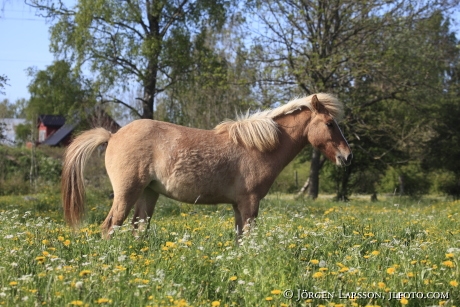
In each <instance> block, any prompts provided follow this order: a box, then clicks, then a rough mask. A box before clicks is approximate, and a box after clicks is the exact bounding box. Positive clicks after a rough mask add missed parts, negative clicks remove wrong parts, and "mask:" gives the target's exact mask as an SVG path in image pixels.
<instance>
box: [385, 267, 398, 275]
mask: <svg viewBox="0 0 460 307" xmlns="http://www.w3.org/2000/svg"><path fill="white" fill-rule="evenodd" d="M395 271H396V269H395V268H388V269H387V274H390V275H393V274H394V273H395Z"/></svg>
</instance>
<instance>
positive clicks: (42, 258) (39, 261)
mask: <svg viewBox="0 0 460 307" xmlns="http://www.w3.org/2000/svg"><path fill="white" fill-rule="evenodd" d="M45 259H46V258H45V257H44V256H38V257H35V261H37V262H38V263H40V264H41V263H43V262H45Z"/></svg>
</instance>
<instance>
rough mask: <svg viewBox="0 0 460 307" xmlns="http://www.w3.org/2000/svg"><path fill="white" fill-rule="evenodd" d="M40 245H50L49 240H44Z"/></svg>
mask: <svg viewBox="0 0 460 307" xmlns="http://www.w3.org/2000/svg"><path fill="white" fill-rule="evenodd" d="M42 244H43V245H49V244H50V241H49V240H46V239H45V240H42Z"/></svg>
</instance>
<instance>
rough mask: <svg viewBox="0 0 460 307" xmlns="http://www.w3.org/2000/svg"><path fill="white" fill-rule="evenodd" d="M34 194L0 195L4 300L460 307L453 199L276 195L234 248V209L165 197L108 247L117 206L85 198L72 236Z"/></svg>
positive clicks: (54, 199)
mask: <svg viewBox="0 0 460 307" xmlns="http://www.w3.org/2000/svg"><path fill="white" fill-rule="evenodd" d="M34 197H35V199H24V198H20V197H18V198H10V199H8V198H2V199H0V204H1V207H0V253H1V255H2V257H1V258H0V287H1V288H0V304H2V305H7V306H16V305H21V306H38V305H46V306H96V305H107V306H460V303H459V297H460V285H459V283H460V275H459V259H460V227H459V225H460V223H459V222H460V202H458V201H457V202H449V201H439V200H438V201H422V202H418V201H403V200H400V199H399V200H397V201H396V200H394V199H390V200H385V201H381V202H377V203H370V202H367V201H364V200H359V199H357V198H356V199H355V200H351V201H350V202H349V203H335V202H331V201H330V200H327V199H320V200H318V201H316V202H309V201H307V200H302V199H299V200H295V199H294V198H292V197H286V196H283V195H270V196H269V197H267V199H266V200H264V201H263V202H262V204H261V210H260V216H259V219H258V222H257V225H256V227H255V228H253V229H252V231H251V232H250V233H249V234H247V235H246V236H245V237H244V239H243V240H242V242H241V244H240V246H239V247H237V246H236V245H235V236H234V232H233V224H234V222H233V211H232V210H231V206H228V205H219V206H192V205H185V204H182V205H180V204H177V203H175V202H172V201H169V200H166V199H160V202H159V204H158V205H157V210H156V212H155V215H154V217H153V219H152V223H151V228H150V229H149V230H148V231H147V232H146V233H145V234H143V235H141V236H140V237H138V238H135V237H134V236H133V235H132V232H131V227H130V225H124V226H122V227H120V228H119V229H117V230H116V232H115V235H114V238H113V239H111V240H108V241H107V240H102V239H101V236H100V231H99V224H98V223H99V222H100V221H101V220H102V219H103V218H104V217H105V214H107V212H108V209H109V208H110V200H108V199H102V200H96V198H95V199H93V200H91V199H90V204H89V205H88V219H87V220H88V221H90V223H87V224H85V225H84V226H83V227H82V228H81V229H80V230H78V231H77V232H75V233H73V232H71V231H70V229H68V228H67V227H66V226H65V225H64V223H63V222H62V216H61V211H60V209H59V206H58V204H59V196H58V195H52V196H49V195H41V196H40V195H39V196H34ZM37 204H40V206H41V207H40V206H38V207H37ZM40 208H41V209H43V211H40V210H39V209H40ZM95 222H97V223H95ZM285 290H292V295H293V297H292V298H285V297H284V294H285ZM397 292H406V293H407V294H406V298H404V297H398V298H394V299H392V300H388V298H389V297H390V295H393V294H395V293H397ZM411 292H412V293H413V294H411ZM352 293H356V295H355V296H357V295H358V293H360V295H361V296H362V295H367V296H368V297H369V296H373V297H374V298H357V297H353V295H352ZM430 293H431V296H436V297H435V298H424V299H422V298H417V297H409V295H412V296H415V295H418V296H420V295H421V294H423V295H426V296H428V295H430ZM299 295H300V297H299ZM378 296H381V297H378Z"/></svg>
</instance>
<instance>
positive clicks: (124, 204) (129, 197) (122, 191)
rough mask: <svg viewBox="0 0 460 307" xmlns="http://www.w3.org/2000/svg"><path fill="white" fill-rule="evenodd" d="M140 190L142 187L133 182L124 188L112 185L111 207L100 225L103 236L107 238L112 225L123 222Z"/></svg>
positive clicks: (139, 194)
mask: <svg viewBox="0 0 460 307" xmlns="http://www.w3.org/2000/svg"><path fill="white" fill-rule="evenodd" d="M142 191H143V188H142V187H139V186H138V185H135V184H133V185H131V186H130V187H124V188H120V187H114V199H113V204H112V208H111V209H110V212H109V214H108V215H107V217H106V219H105V221H104V222H103V223H102V226H101V228H102V235H103V237H104V238H109V237H110V235H111V234H112V232H113V229H114V227H116V226H121V225H122V224H123V222H124V221H125V219H126V218H127V217H128V214H129V212H130V211H131V209H132V208H133V206H134V204H135V203H136V202H137V201H138V199H139V197H140V196H141V194H142Z"/></svg>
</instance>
